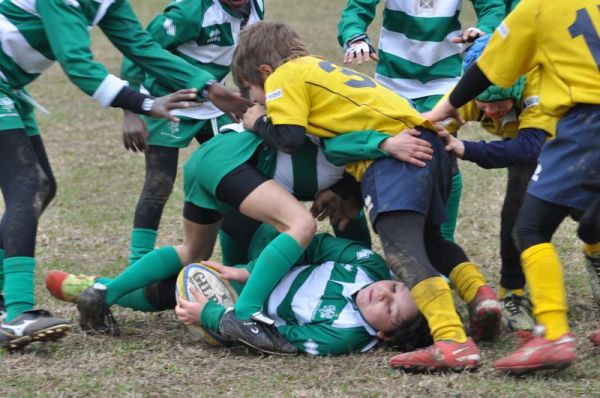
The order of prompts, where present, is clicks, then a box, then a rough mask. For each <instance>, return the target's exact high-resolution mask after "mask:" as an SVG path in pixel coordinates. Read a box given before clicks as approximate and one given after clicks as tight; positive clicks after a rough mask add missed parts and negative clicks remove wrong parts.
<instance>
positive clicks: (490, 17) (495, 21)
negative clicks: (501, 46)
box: [471, 0, 506, 34]
mask: <svg viewBox="0 0 600 398" xmlns="http://www.w3.org/2000/svg"><path fill="white" fill-rule="evenodd" d="M471 1H472V2H473V8H474V9H475V14H477V28H478V29H480V30H482V31H484V32H485V33H488V34H489V33H492V32H493V31H494V30H495V29H496V28H497V27H498V25H500V22H502V20H503V19H504V17H505V16H506V15H505V8H506V6H505V4H504V1H503V0H471Z"/></svg>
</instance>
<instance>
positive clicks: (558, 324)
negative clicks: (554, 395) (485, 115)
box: [428, 0, 600, 373]
mask: <svg viewBox="0 0 600 398" xmlns="http://www.w3.org/2000/svg"><path fill="white" fill-rule="evenodd" d="M598 12H599V11H598V2H597V1H592V0H582V1H578V2H571V3H565V2H547V1H542V0H528V1H524V2H522V3H520V4H519V5H518V6H517V7H516V8H515V10H514V11H513V12H512V13H511V14H510V15H509V16H508V17H507V18H506V19H505V20H504V22H502V24H501V25H500V26H499V27H498V29H497V30H496V32H495V33H494V35H493V36H492V38H491V40H490V43H489V45H488V46H487V48H486V49H485V51H484V52H483V54H482V56H481V57H480V58H479V59H478V60H477V62H476V63H475V64H474V65H473V66H472V67H471V68H470V69H469V70H468V71H467V73H466V74H465V75H464V76H463V78H462V79H461V81H460V82H459V84H458V85H457V86H456V88H455V89H454V90H453V91H452V93H451V94H450V96H449V98H448V99H447V100H444V101H442V102H441V103H440V104H439V105H437V106H436V107H435V108H434V109H433V110H432V111H431V112H430V113H429V114H428V117H429V118H430V119H431V120H434V121H437V120H443V119H445V118H447V117H457V116H458V115H457V108H460V107H461V106H463V105H464V104H465V103H467V102H468V101H470V100H471V99H473V98H474V97H475V96H477V95H478V94H479V93H481V92H482V91H483V90H484V89H486V88H487V87H489V86H490V85H491V84H496V85H500V86H510V85H512V84H514V82H515V80H517V79H518V78H519V76H521V75H522V74H524V73H526V72H527V71H530V70H533V69H534V68H536V67H538V68H539V71H540V76H541V77H540V82H541V83H540V84H541V85H540V93H541V98H540V99H541V105H542V109H543V110H544V112H546V113H548V114H550V115H552V116H555V117H558V118H560V120H559V122H558V124H557V128H556V138H555V139H553V140H551V141H549V142H547V143H546V144H545V145H544V147H543V148H542V152H541V153H540V156H539V161H538V167H537V169H536V171H535V173H534V175H533V177H532V179H531V182H530V184H529V187H528V189H527V196H526V198H525V201H524V202H523V205H522V206H521V210H520V212H519V216H518V218H517V221H516V225H515V236H516V244H517V248H518V249H519V251H520V256H521V264H522V266H523V272H524V273H525V278H526V281H527V285H528V286H529V290H530V293H531V301H532V303H533V314H534V316H535V318H536V321H537V322H538V323H539V325H540V327H539V328H537V331H536V333H535V334H536V335H535V337H534V338H532V339H530V340H528V341H527V342H525V343H524V344H523V345H522V347H520V348H519V349H517V350H516V351H515V352H514V353H513V354H511V355H509V356H507V357H505V358H502V359H499V360H498V361H496V362H495V363H494V366H495V367H496V369H497V370H500V371H507V372H513V373H527V372H533V371H537V370H544V369H562V368H565V367H567V366H569V365H571V364H572V363H573V361H574V360H575V357H576V352H575V349H576V347H575V339H574V338H573V336H572V335H571V333H570V329H569V323H568V318H567V298H566V293H565V286H564V281H563V275H562V267H561V264H560V259H559V257H558V253H557V251H556V248H555V247H554V245H553V244H552V243H551V240H552V235H554V232H555V231H556V229H557V228H558V226H559V225H560V224H561V223H562V221H563V220H564V219H565V218H566V217H567V216H569V215H572V216H574V217H575V218H578V217H579V216H581V214H582V213H583V212H585V211H586V210H588V209H589V208H590V207H591V206H592V204H593V203H594V202H595V201H596V200H597V198H598V193H597V192H594V191H592V190H587V189H585V186H584V183H585V182H588V181H590V180H595V179H597V178H598V170H600V134H598V129H599V128H600V106H599V105H600V101H599V99H600V71H599V62H598V59H599V58H598V54H600V41H598V40H597V36H598V33H597V32H598V31H599V26H598V23H597V22H596V21H597V20H598V18H597V16H598ZM587 226H588V227H590V228H584V229H583V230H581V231H580V232H581V234H580V237H581V238H582V240H583V241H584V242H585V244H584V253H585V255H586V257H587V261H590V262H596V263H597V258H598V257H599V254H598V253H600V241H598V239H599V238H600V235H599V233H598V225H597V224H596V225H594V223H590V224H588V225H587Z"/></svg>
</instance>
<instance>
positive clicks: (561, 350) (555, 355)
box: [493, 326, 575, 374]
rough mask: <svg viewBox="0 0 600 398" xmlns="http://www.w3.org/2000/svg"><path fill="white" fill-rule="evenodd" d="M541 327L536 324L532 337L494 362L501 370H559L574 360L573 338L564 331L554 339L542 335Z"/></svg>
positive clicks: (516, 372)
mask: <svg viewBox="0 0 600 398" xmlns="http://www.w3.org/2000/svg"><path fill="white" fill-rule="evenodd" d="M543 330H544V329H543V327H542V326H536V330H535V331H534V336H533V338H531V339H529V340H528V341H527V342H525V343H524V344H523V345H521V347H519V348H518V349H517V350H516V351H515V352H513V353H512V354H510V355H509V356H507V357H504V358H501V359H499V360H497V361H496V362H494V364H493V366H494V368H495V369H496V370H498V371H501V372H509V373H513V374H524V373H531V372H537V371H539V370H548V369H555V370H560V369H564V368H566V367H568V366H570V365H571V364H572V363H573V361H575V339H574V338H573V336H572V335H570V334H569V333H565V334H564V335H562V336H561V337H559V338H558V339H556V340H548V339H546V338H544V336H543Z"/></svg>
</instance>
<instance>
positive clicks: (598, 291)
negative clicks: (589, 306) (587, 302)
mask: <svg viewBox="0 0 600 398" xmlns="http://www.w3.org/2000/svg"><path fill="white" fill-rule="evenodd" d="M585 268H586V269H587V270H588V274H589V275H590V287H591V288H592V295H593V296H594V300H596V304H597V305H598V306H599V307H600V253H595V254H594V255H593V256H591V257H590V256H585Z"/></svg>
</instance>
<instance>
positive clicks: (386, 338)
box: [377, 330, 392, 341]
mask: <svg viewBox="0 0 600 398" xmlns="http://www.w3.org/2000/svg"><path fill="white" fill-rule="evenodd" d="M377 338H378V339H380V340H383V341H390V340H391V339H392V336H390V335H388V334H386V333H385V332H382V331H381V330H378V331H377Z"/></svg>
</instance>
